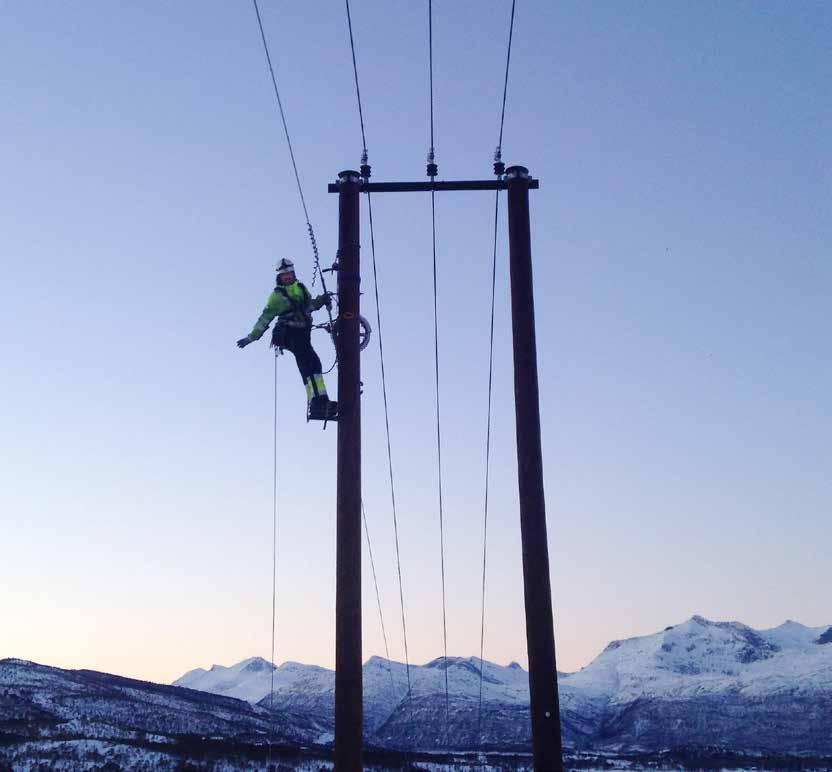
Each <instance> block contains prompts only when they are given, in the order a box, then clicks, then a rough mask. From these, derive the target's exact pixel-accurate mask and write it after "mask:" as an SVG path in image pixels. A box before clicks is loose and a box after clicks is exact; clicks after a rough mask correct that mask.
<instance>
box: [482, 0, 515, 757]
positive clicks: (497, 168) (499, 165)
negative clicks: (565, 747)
mask: <svg viewBox="0 0 832 772" xmlns="http://www.w3.org/2000/svg"><path fill="white" fill-rule="evenodd" d="M515 5H516V0H512V3H511V20H510V22H509V28H508V46H507V51H506V69H505V77H504V78H503V102H502V108H501V111H500V136H499V140H498V142H497V150H496V152H495V153H494V174H496V175H497V177H498V178H502V176H503V173H504V172H505V164H503V158H502V151H503V126H504V124H505V119H506V96H507V94H508V70H509V64H510V62H511V41H512V37H513V36H514V9H515ZM499 212H500V191H499V190H497V191H496V192H495V196H494V252H493V256H492V261H491V324H490V328H489V339H488V410H487V413H486V416H487V417H486V430H485V496H484V502H483V526H482V605H481V613H480V684H479V701H478V708H477V735H478V739H479V743H480V747H482V693H483V680H484V679H483V669H484V667H485V665H484V660H483V655H484V652H485V586H486V569H487V557H488V493H489V478H490V462H491V397H492V388H493V382H494V305H495V298H496V289H497V232H498V223H499Z"/></svg>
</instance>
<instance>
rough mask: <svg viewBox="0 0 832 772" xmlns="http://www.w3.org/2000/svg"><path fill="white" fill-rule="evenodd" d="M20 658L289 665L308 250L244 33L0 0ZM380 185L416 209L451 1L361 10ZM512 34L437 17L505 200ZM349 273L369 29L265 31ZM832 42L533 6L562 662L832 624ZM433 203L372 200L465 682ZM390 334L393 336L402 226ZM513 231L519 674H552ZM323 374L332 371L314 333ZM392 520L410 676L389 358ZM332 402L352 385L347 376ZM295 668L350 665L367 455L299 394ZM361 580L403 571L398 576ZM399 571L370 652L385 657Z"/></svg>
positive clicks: (460, 135) (458, 129)
mask: <svg viewBox="0 0 832 772" xmlns="http://www.w3.org/2000/svg"><path fill="white" fill-rule="evenodd" d="M0 9H2V16H3V24H2V26H0V79H1V80H2V88H0V123H2V126H3V129H4V130H3V138H4V141H3V143H2V145H0V260H2V267H3V270H2V279H0V292H2V298H1V300H2V302H0V324H2V329H3V330H4V334H3V356H2V377H0V390H1V393H2V403H0V427H2V428H1V429H0V437H1V438H2V442H0V511H2V515H3V538H2V542H0V544H2V547H1V548H0V549H2V558H0V657H6V656H14V657H21V658H25V659H32V660H35V661H40V662H43V663H46V664H52V665H57V666H62V667H89V668H95V669H98V670H104V671H108V672H115V673H120V674H125V675H131V676H137V677H142V678H148V679H152V680H159V681H170V680H172V679H174V678H176V677H178V676H180V675H181V674H182V673H183V672H185V671H186V670H188V669H191V668H193V667H198V666H202V667H207V666H209V665H210V664H212V663H214V662H217V663H222V664H231V663H233V662H236V661H238V660H241V659H243V658H245V657H248V656H252V655H262V656H264V657H266V658H268V657H269V645H270V624H271V619H270V609H271V570H272V566H271V517H272V512H271V486H272V481H271V469H272V451H271V445H272V436H271V426H272V388H273V384H272V366H273V361H272V357H271V355H270V353H269V350H268V348H267V345H266V338H264V339H263V341H261V343H260V344H258V345H256V346H251V347H249V348H247V349H246V350H245V351H243V352H241V351H238V350H237V349H236V348H235V346H234V341H235V340H236V339H237V338H238V337H240V336H242V335H244V334H246V333H247V332H248V331H249V330H250V329H251V326H252V324H253V322H254V320H255V319H256V318H257V316H258V314H259V312H260V309H261V308H262V305H263V303H264V302H265V300H266V297H267V296H268V293H269V291H270V289H271V286H272V280H273V265H274V263H275V262H276V261H277V259H279V258H280V257H282V256H284V255H290V256H292V257H294V258H295V260H296V262H297V263H298V266H299V272H300V274H301V278H302V279H305V280H307V281H309V280H310V279H311V264H312V263H311V252H310V249H309V245H308V241H307V236H306V230H305V223H304V220H303V216H302V212H301V209H300V205H299V202H298V199H297V192H296V190H295V187H294V179H293V177H292V173H291V167H290V165H289V159H288V153H287V150H286V146H285V142H284V139H283V136H282V129H281V126H280V121H279V116H278V113H277V110H276V105H275V102H274V95H273V93H272V90H271V89H272V87H271V83H270V81H269V79H268V73H267V70H266V64H265V60H264V55H263V51H262V47H261V42H260V39H259V32H258V29H257V23H256V18H255V15H254V10H253V7H252V6H251V4H250V3H248V2H239V3H223V2H218V1H217V0H208V1H206V2H202V3H198V4H197V3H194V2H188V3H164V2H159V1H158V0H149V1H148V2H144V3H125V2H119V3H112V2H104V1H103V0H85V1H84V2H80V0H71V1H68V2H55V1H51V0H50V1H49V2H47V1H44V2H39V3H20V2H11V1H7V2H2V3H0ZM352 10H353V22H354V28H355V35H356V43H357V46H358V65H359V74H360V77H361V89H362V96H363V99H364V111H365V121H366V126H367V141H368V146H369V151H370V161H371V163H372V164H373V175H374V179H377V180H383V179H391V180H396V179H421V178H422V177H423V175H424V161H425V155H426V151H427V145H428V136H429V135H428V130H429V125H428V78H427V16H426V4H425V3H410V2H403V1H402V0H399V1H398V2H383V0H357V1H354V2H353V3H352ZM509 10H510V3H509V2H508V0H505V1H500V2H498V1H497V0H493V2H491V1H489V2H474V0H456V1H455V2H449V1H448V0H445V1H444V2H443V1H442V0H438V1H437V2H434V14H435V16H434V46H435V50H434V57H435V77H436V82H435V88H436V151H437V160H438V163H439V167H440V172H441V177H442V178H444V179H454V178H457V179H459V178H476V177H483V178H488V177H489V176H490V174H491V160H492V159H491V156H492V154H493V151H494V147H495V145H496V141H497V131H498V119H499V106H500V104H499V103H500V97H501V92H502V74H503V67H504V55H505V42H506V36H507V25H508V14H509ZM261 11H262V14H263V21H264V24H265V27H266V31H267V34H268V37H269V40H270V43H271V47H272V58H273V60H274V64H275V66H276V68H277V74H278V79H279V83H280V86H281V95H282V97H283V100H284V104H285V107H286V110H287V118H288V121H289V128H290V131H291V132H292V137H293V141H294V144H295V152H296V155H297V159H298V163H299V167H300V173H301V176H302V180H303V183H304V189H305V193H306V196H307V201H308V205H309V209H310V215H311V219H312V222H313V224H314V225H315V228H316V232H317V236H318V241H319V245H320V248H321V253H322V256H323V260H324V261H325V262H328V261H330V260H331V259H332V257H333V255H334V250H335V244H336V238H337V231H336V217H337V208H336V203H337V202H336V199H335V197H333V196H331V195H328V194H327V192H326V184H327V183H328V182H329V181H331V180H332V179H334V177H335V175H336V173H337V172H338V171H339V170H341V169H343V168H348V167H356V166H357V165H358V163H359V156H360V151H361V139H360V132H359V123H358V115H357V110H356V105H355V94H354V90H353V83H352V69H351V61H350V58H349V41H348V36H347V28H346V18H345V13H344V7H343V3H338V2H327V3H324V2H312V3H288V2H277V1H275V2H272V0H263V2H262V3H261ZM830 40H832V6H830V5H829V4H828V3H824V2H808V1H807V2H801V3H785V2H772V3H767V4H761V3H751V2H731V3H719V2H682V1H681V0H680V1H678V2H672V3H660V2H644V3H635V2H612V1H608V0H605V1H601V0H598V1H597V2H592V3H585V2H577V1H575V0H570V1H568V2H533V1H532V0H519V2H518V4H517V18H516V26H515V41H514V42H515V45H514V49H513V56H512V67H511V76H510V83H509V96H508V111H507V117H506V130H505V138H504V142H503V148H504V157H505V160H506V161H507V162H509V163H523V164H525V165H527V166H528V167H529V168H530V169H531V171H532V173H533V174H534V175H535V176H537V177H539V178H540V179H541V188H540V190H539V191H535V192H533V193H532V219H533V221H532V232H533V255H534V260H535V281H536V305H537V324H538V346H539V360H540V384H541V399H542V422H543V427H542V428H543V438H544V453H545V458H544V462H545V474H546V492H547V511H548V520H549V536H550V555H551V561H552V582H553V594H554V600H555V615H556V635H557V646H558V665H559V667H560V669H562V670H572V669H576V668H578V667H581V666H583V665H585V664H587V663H588V662H589V661H590V660H591V659H592V658H593V657H594V656H595V655H597V653H598V652H599V651H600V650H601V649H602V648H603V647H604V646H605V645H606V644H607V643H608V642H609V641H610V640H612V639H614V638H624V637H629V636H632V635H640V634H648V633H652V632H654V631H656V630H659V629H661V628H663V627H665V626H667V625H669V624H673V623H677V622H679V621H681V620H683V619H686V618H688V617H690V616H691V615H692V614H695V613H698V614H702V615H704V616H706V617H708V618H712V619H737V620H740V621H743V622H745V623H747V624H750V625H752V626H755V627H771V626H775V625H777V624H779V623H781V622H783V621H784V620H785V619H787V618H792V619H796V620H797V621H800V622H803V623H805V624H807V625H813V626H820V625H824V624H832V608H830V603H829V592H828V588H827V584H828V583H827V582H826V581H825V580H824V577H825V576H826V575H827V574H828V567H829V554H828V552H829V544H830V537H832V526H830V515H831V514H832V511H830V510H832V507H831V506H830V504H832V463H830V437H832V409H831V408H830V406H831V405H832V399H830V394H832V356H830V354H832V350H831V349H832V347H831V346H830V331H831V328H832V326H831V325H830V312H829V309H830V296H832V254H830V253H831V252H832V250H830V244H832V238H830V237H832V204H830V202H832V174H831V173H830V168H831V167H832V165H831V164H830V144H829V136H830V135H832V125H830V124H832V120H830V118H831V117H832V105H830V93H832V89H830V88H829V86H830V80H831V79H830V75H832V72H830V70H831V69H832V65H830V62H832V57H830V55H829V54H830V50H829V49H830V43H829V41H830ZM493 205H494V202H493V197H492V196H491V195H490V194H477V193H474V194H468V193H456V194H447V195H441V196H439V197H438V214H437V217H438V219H437V228H438V260H439V276H440V282H441V286H440V292H439V312H440V327H441V329H440V336H441V338H440V356H441V380H442V388H443V391H442V411H443V432H444V434H443V439H444V446H443V453H444V460H445V468H444V480H445V491H444V492H445V518H446V528H447V530H446V547H447V553H446V554H447V587H448V650H449V654H452V655H463V656H470V655H477V654H478V653H479V635H480V631H479V618H480V582H481V574H480V571H481V560H482V500H483V477H484V439H485V420H484V418H485V406H486V378H487V365H488V362H487V353H488V350H487V345H488V304H489V300H490V296H489V292H490V260H491V238H492V233H491V227H492V224H491V223H492V217H493ZM429 206H430V205H429V199H427V198H426V197H421V196H415V195H412V194H411V195H407V196H405V195H401V196H399V195H395V196H394V195H387V196H381V195H380V196H377V197H375V198H374V201H373V208H374V216H375V223H376V242H377V251H378V258H379V275H380V276H379V278H380V285H381V305H382V315H383V317H382V321H383V323H384V336H385V355H386V366H387V373H388V379H389V388H390V409H391V421H392V445H393V455H394V465H395V474H396V481H397V491H396V494H397V499H398V502H399V524H400V532H401V545H402V568H403V574H404V582H405V586H404V591H405V600H406V609H407V622H408V633H409V635H408V642H409V651H410V658H411V661H414V662H419V663H421V662H425V661H427V660H430V659H432V658H434V657H436V656H439V655H441V653H442V637H441V636H442V620H441V614H440V600H439V598H440V595H439V592H440V584H439V581H440V580H439V532H438V513H437V501H436V465H435V449H434V441H435V437H434V434H433V431H434V429H433V417H434V405H433V392H432V379H433V369H432V368H433V337H432V335H433V321H432V295H431V266H430V209H429ZM363 213H364V218H365V219H364V221H363V224H362V227H363V228H364V231H363V246H364V249H363V250H362V258H363V260H364V271H363V276H364V285H363V288H364V293H365V294H364V296H363V303H364V308H365V313H366V315H367V316H368V317H370V318H371V319H374V318H375V307H374V301H373V295H372V276H371V270H370V264H369V259H370V250H369V243H368V238H367V236H368V233H367V229H366V226H367V223H366V207H365V208H364V210H363ZM506 259H507V250H506V244H505V232H504V228H502V227H501V233H500V252H499V264H498V273H497V280H498V293H499V294H498V300H497V309H496V313H497V330H496V340H495V351H496V356H497V371H496V374H495V384H494V389H495V406H496V410H495V415H494V424H493V456H492V464H493V466H492V491H491V512H490V520H489V557H488V565H489V571H488V605H487V614H486V620H487V627H486V644H485V657H486V658H487V659H491V660H494V661H497V662H501V663H507V662H509V661H511V660H517V661H519V662H521V663H523V664H524V665H525V664H526V661H527V660H526V651H525V632H524V622H523V603H522V574H521V563H520V538H519V523H518V514H517V492H516V462H515V457H514V452H515V442H514V415H513V405H512V399H513V386H512V378H511V349H510V345H511V337H510V329H509V322H510V319H509V302H508V283H507V282H508V276H507V269H506V268H507V267H506ZM317 347H318V349H319V351H320V352H321V354H322V358H323V359H324V360H327V365H328V364H329V363H330V362H331V359H332V351H331V346H330V344H329V342H328V341H327V339H326V337H325V336H324V335H323V334H320V336H319V337H318V338H317ZM362 367H363V368H364V382H365V390H364V402H363V414H364V464H365V466H364V470H365V474H364V496H365V502H366V508H367V516H368V520H369V526H370V529H371V534H372V539H373V549H374V555H375V560H376V568H377V571H378V576H379V582H380V590H381V599H382V606H383V610H384V615H385V616H384V618H385V623H386V629H387V635H388V638H389V643H390V655H391V657H393V658H396V659H402V658H403V647H402V636H401V627H400V617H399V606H398V588H397V585H396V569H395V560H394V554H393V530H392V522H391V515H390V507H389V490H388V488H387V477H386V454H385V446H384V423H383V412H382V402H381V393H380V378H379V360H378V353H377V349H376V347H375V341H374V342H373V345H372V346H371V348H370V349H369V350H368V351H367V352H366V353H365V354H364V355H363V359H362ZM329 383H330V388H331V389H332V390H334V388H335V380H334V377H332V376H330V378H329ZM279 399H280V406H281V408H280V435H281V440H280V450H279V485H280V496H279V523H280V525H279V534H278V640H277V652H276V656H275V659H276V661H278V662H283V661H285V660H299V661H304V662H310V663H317V664H322V665H327V666H331V665H332V663H333V661H334V655H333V648H334V562H335V552H334V533H335V531H334V485H335V466H334V461H335V457H334V448H335V438H336V432H335V431H334V428H331V429H328V430H327V431H326V432H322V431H321V430H320V428H319V427H318V426H315V425H309V426H307V425H306V424H305V423H304V419H303V399H304V395H303V389H302V387H301V385H300V382H299V379H298V377H297V373H296V370H295V368H294V363H293V362H292V361H291V359H290V358H286V359H283V360H281V361H280V362H279ZM365 559H366V551H365ZM368 569H369V565H366V570H365V572H364V609H365V614H364V616H365V621H364V654H365V659H366V658H367V657H369V656H371V655H373V654H381V655H383V654H384V644H383V641H382V636H381V633H380V628H379V623H378V616H377V611H376V602H375V595H374V592H373V588H372V583H371V576H370V573H369V570H368Z"/></svg>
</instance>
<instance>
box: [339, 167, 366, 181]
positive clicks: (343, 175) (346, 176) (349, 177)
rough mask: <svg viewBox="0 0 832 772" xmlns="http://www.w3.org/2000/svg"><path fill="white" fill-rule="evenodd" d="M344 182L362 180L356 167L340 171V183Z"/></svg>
mask: <svg viewBox="0 0 832 772" xmlns="http://www.w3.org/2000/svg"><path fill="white" fill-rule="evenodd" d="M344 182H361V175H360V174H359V173H358V172H357V171H355V170H354V169H347V170H346V171H343V172H338V183H339V184H341V183H344Z"/></svg>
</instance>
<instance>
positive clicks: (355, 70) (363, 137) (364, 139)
mask: <svg viewBox="0 0 832 772" xmlns="http://www.w3.org/2000/svg"><path fill="white" fill-rule="evenodd" d="M345 2H346V4H347V25H348V26H349V30H350V50H351V51H352V71H353V74H354V75H355V96H356V99H357V101H358V117H359V120H360V121H361V144H362V147H363V148H364V155H365V156H366V154H367V137H366V135H365V133H364V111H363V109H362V107H361V89H360V88H359V86H358V65H357V64H356V62H355V39H354V38H353V35H352V14H351V13H350V0H345ZM365 163H366V161H365Z"/></svg>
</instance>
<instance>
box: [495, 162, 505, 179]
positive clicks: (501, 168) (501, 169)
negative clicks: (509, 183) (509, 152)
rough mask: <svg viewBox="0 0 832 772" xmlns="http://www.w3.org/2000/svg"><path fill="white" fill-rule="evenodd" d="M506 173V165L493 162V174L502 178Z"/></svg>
mask: <svg viewBox="0 0 832 772" xmlns="http://www.w3.org/2000/svg"><path fill="white" fill-rule="evenodd" d="M505 173H506V165H505V164H504V163H503V162H502V161H494V174H496V175H497V176H498V177H502V176H503V175H504V174H505Z"/></svg>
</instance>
